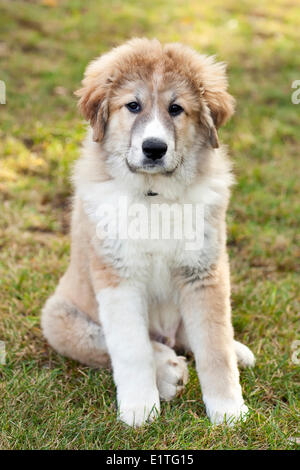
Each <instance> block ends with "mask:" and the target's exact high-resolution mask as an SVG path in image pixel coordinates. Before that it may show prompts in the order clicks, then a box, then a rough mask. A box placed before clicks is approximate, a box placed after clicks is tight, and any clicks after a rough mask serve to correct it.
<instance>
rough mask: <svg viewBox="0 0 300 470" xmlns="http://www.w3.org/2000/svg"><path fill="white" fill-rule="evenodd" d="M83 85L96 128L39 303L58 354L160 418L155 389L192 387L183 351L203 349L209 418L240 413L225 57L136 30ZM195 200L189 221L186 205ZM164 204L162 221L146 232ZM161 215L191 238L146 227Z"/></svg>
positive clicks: (123, 411)
mask: <svg viewBox="0 0 300 470" xmlns="http://www.w3.org/2000/svg"><path fill="white" fill-rule="evenodd" d="M76 94H77V96H78V97H79V108H80V110H81V112H82V113H83V116H84V117H85V118H86V119H87V120H88V121H89V123H90V127H89V130H88V132H87V137H86V139H85V142H84V145H83V150H82V155H81V158H80V159H79V160H78V162H77V164H76V166H75V170H74V174H73V182H74V187H75V195H74V203H73V216H72V229H71V236H72V244H71V260H70V265H69V267H68V269H67V271H66V273H65V274H64V276H63V277H62V278H61V280H60V282H59V284H58V287H57V289H56V291H55V293H54V295H53V296H52V297H50V298H49V299H48V301H47V302H46V305H45V306H44V309H43V312H42V329H43V332H44V335H45V337H46V338H47V340H48V341H49V343H50V345H51V346H52V347H53V348H54V349H56V351H58V352H59V353H60V354H63V355H66V356H68V357H70V358H72V359H75V360H78V361H80V362H82V363H83V364H87V365H89V366H95V367H102V366H108V365H111V366H112V370H113V376H114V381H115V384H116V387H117V399H118V413H119V418H120V419H121V420H122V421H124V422H125V423H127V424H128V425H131V426H141V425H143V424H144V423H145V422H150V421H152V420H153V419H154V418H155V417H157V415H158V414H159V412H160V398H161V399H164V400H171V399H172V398H174V397H175V396H176V394H177V393H178V392H180V391H181V390H182V389H183V387H184V385H185V384H186V383H187V380H188V369H187V365H186V361H185V358H184V357H183V356H178V355H176V352H175V351H178V350H184V351H186V352H192V353H193V354H194V357H195V361H196V368H197V373H198V376H199V380H200V384H201V389H202V396H203V401H204V403H205V406H206V411H207V414H208V416H209V417H210V419H211V421H212V423H216V424H218V423H222V422H224V421H225V422H230V423H232V422H234V421H237V420H239V419H241V418H242V417H243V416H244V415H245V414H246V413H247V411H248V409H247V407H246V405H245V404H244V400H243V397H242V391H241V386H240V384H239V372H238V367H237V361H240V362H241V363H242V364H243V365H248V366H251V365H253V364H254V356H253V354H252V352H251V351H250V350H249V349H248V348H247V347H246V346H244V345H242V344H241V343H239V342H237V341H235V340H234V335H233V328H232V325H231V311H230V279H229V265H228V257H227V253H226V225H225V215H226V208H227V203H228V199H229V192H230V185H231V184H232V181H233V178H232V175H231V166H230V163H229V160H228V159H227V157H226V154H225V150H224V148H222V147H220V146H219V140H218V134H217V130H218V128H219V127H220V126H221V125H222V124H224V123H225V122H226V121H227V120H228V118H229V117H230V116H231V115H232V114H233V111H234V100H233V98H232V97H231V96H230V94H228V92H227V79H226V75H225V66H224V64H223V63H216V62H215V60H214V58H212V57H207V56H204V55H199V54H198V53H196V52H195V51H193V50H192V49H190V48H188V47H185V46H182V45H180V44H167V45H165V46H162V45H161V44H160V43H159V42H158V41H157V40H147V39H133V40H131V41H129V42H127V43H126V44H124V45H122V46H120V47H117V48H115V49H113V50H112V51H111V52H109V53H107V54H104V55H103V56H101V57H100V58H98V59H96V60H94V61H93V62H91V63H90V64H89V66H88V67H87V70H86V73H85V77H84V80H83V82H82V88H81V89H80V90H78V91H77V92H76ZM124 201H125V202H126V204H124ZM174 207H176V210H173V209H174ZM195 207H196V209H199V211H198V215H199V214H200V215H199V217H194V218H193V217H192V218H191V220H192V222H191V224H190V221H187V218H186V217H185V218H184V217H182V214H183V213H184V211H183V209H184V210H185V209H186V208H191V209H192V210H193V209H194V208H195ZM155 208H156V209H157V208H159V210H160V211H161V212H160V214H159V215H162V217H154V218H153V219H152V218H151V223H150V225H151V227H150V228H151V230H150V231H151V233H150V235H149V233H148V235H147V234H146V235H145V233H144V236H137V235H141V233H140V232H143V231H144V228H145V226H146V225H147V223H148V222H149V217H148V216H149V214H150V213H151V214H152V211H153V210H154V209H155ZM104 209H105V210H104ZM137 209H139V210H137ZM168 211H169V212H168ZM176 211H177V212H176ZM180 211H181V212H180ZM137 213H138V214H139V220H138V222H139V229H140V232H139V230H138V229H137V227H138V224H136V222H137V218H136V217H134V216H136V214H137ZM179 213H180V214H181V216H179V215H180V214H179ZM152 215H153V214H152ZM197 220H200V222H201V224H200V226H198V225H197V224H196V222H197ZM146 222H147V223H146ZM130 224H131V226H130V230H129V231H127V232H126V231H125V232H126V233H125V232H124V227H126V226H128V225H130ZM132 224H133V225H132ZM163 224H165V225H168V226H169V228H172V229H174V230H175V231H176V230H177V229H179V228H180V229H181V230H177V235H178V233H179V232H180V233H181V234H182V233H183V235H182V236H171V235H170V236H166V237H163V236H151V235H152V232H153V231H154V232H155V233H156V235H157V233H159V234H160V232H159V229H160V225H163ZM188 224H189V225H191V227H192V228H193V229H194V232H193V235H195V236H196V239H195V240H194V242H193V240H192V241H191V239H192V238H193V237H190V236H189V235H187V233H188V230H187V225H188ZM196 225H197V226H196ZM108 226H110V228H109V230H108V229H107V227H108ZM112 227H113V228H114V230H113V229H112ZM199 227H200V228H199ZM134 229H135V230H134ZM170 231H171V230H169V232H170ZM200 232H201V236H200V235H199V234H200ZM124 233H125V235H124ZM172 233H173V232H172Z"/></svg>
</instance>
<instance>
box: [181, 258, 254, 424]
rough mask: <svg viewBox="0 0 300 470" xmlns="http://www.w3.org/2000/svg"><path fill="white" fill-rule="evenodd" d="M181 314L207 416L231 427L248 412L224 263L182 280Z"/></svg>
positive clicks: (226, 266)
mask: <svg viewBox="0 0 300 470" xmlns="http://www.w3.org/2000/svg"><path fill="white" fill-rule="evenodd" d="M181 310H182V317H183V321H184V326H185V329H186V333H187V336H188V340H189V343H190V346H191V349H192V351H193V353H194V355H195V360H196V367H197V372H198V376H199V380H200V384H201V389H202V395H203V401H204V403H205V406H206V411H207V414H208V416H209V417H210V419H211V421H212V423H214V424H219V423H222V422H224V421H226V422H227V423H232V422H234V421H235V420H236V419H238V418H241V417H242V416H243V415H244V414H246V413H247V411H248V408H247V407H246V405H245V404H244V401H243V397H242V392H241V386H240V383H239V372H238V368H237V359H236V354H235V351H234V340H233V329H232V326H231V315H230V286H229V269H228V265H227V261H224V262H222V263H220V264H219V266H218V267H217V268H216V269H214V271H213V272H212V273H210V274H209V275H207V276H203V277H202V276H201V274H199V276H194V278H193V279H189V280H188V279H186V280H185V283H184V287H183V289H182V295H181Z"/></svg>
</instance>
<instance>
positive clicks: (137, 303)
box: [97, 283, 160, 426]
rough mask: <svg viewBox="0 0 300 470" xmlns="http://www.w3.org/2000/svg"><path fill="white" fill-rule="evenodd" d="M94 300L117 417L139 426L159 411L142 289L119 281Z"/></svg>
mask: <svg viewBox="0 0 300 470" xmlns="http://www.w3.org/2000/svg"><path fill="white" fill-rule="evenodd" d="M97 300H98V303H99V316H100V321H101V323H102V325H103V329H104V334H105V341H106V344H107V348H108V352H109V354H110V358H111V362H112V367H113V376H114V381H115V384H116V387H117V397H118V407H119V416H120V419H121V420H122V421H124V422H125V423H126V424H128V425H130V426H141V425H142V424H144V423H145V422H146V421H147V420H148V421H151V420H152V419H153V418H155V417H156V416H157V414H158V413H159V411H160V404H159V394H158V389H157V385H156V371H155V363H154V354H153V349H152V346H151V343H150V338H149V334H148V326H147V305H146V301H145V298H144V296H143V293H142V291H140V290H139V289H137V288H136V287H134V286H132V285H130V284H129V283H123V284H121V285H119V286H118V287H110V288H106V289H103V290H101V291H100V292H99V293H98V295H97Z"/></svg>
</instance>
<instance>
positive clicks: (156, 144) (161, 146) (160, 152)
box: [142, 139, 168, 160]
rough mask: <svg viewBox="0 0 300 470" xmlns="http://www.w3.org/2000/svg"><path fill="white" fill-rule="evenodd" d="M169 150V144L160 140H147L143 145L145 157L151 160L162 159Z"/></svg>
mask: <svg viewBox="0 0 300 470" xmlns="http://www.w3.org/2000/svg"><path fill="white" fill-rule="evenodd" d="M167 148H168V146H167V144H166V143H165V142H163V141H162V140H159V139H146V140H144V142H143V145H142V149H143V152H144V155H145V156H146V157H147V158H150V159H151V160H158V159H159V158H162V157H163V156H164V154H165V153H166V151H167Z"/></svg>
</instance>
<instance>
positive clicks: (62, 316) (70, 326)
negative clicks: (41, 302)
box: [41, 294, 109, 367]
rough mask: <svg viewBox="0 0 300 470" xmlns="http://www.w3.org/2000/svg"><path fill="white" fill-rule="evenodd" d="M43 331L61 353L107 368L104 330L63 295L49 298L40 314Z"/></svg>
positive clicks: (94, 365)
mask: <svg viewBox="0 0 300 470" xmlns="http://www.w3.org/2000/svg"><path fill="white" fill-rule="evenodd" d="M41 325H42V330H43V333H44V336H45V337H46V339H47V340H48V342H49V344H50V345H51V346H52V347H53V348H54V349H55V350H56V351H57V352H59V353H60V354H62V355H64V356H67V357H70V358H71V359H75V360H77V361H79V362H81V363H83V364H86V365H88V366H92V367H103V366H107V365H109V357H108V353H107V350H106V344H105V339H104V334H103V330H102V328H101V326H100V325H98V324H97V323H95V322H93V321H92V320H90V319H89V318H88V317H87V316H86V315H85V314H84V313H82V312H81V311H80V310H79V309H78V308H76V307H75V306H74V305H73V304H72V303H71V302H69V301H68V300H67V299H65V298H64V297H62V296H59V295H57V294H54V295H53V296H52V297H50V298H49V299H48V300H47V302H46V304H45V306H44V308H43V311H42V319H41Z"/></svg>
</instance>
